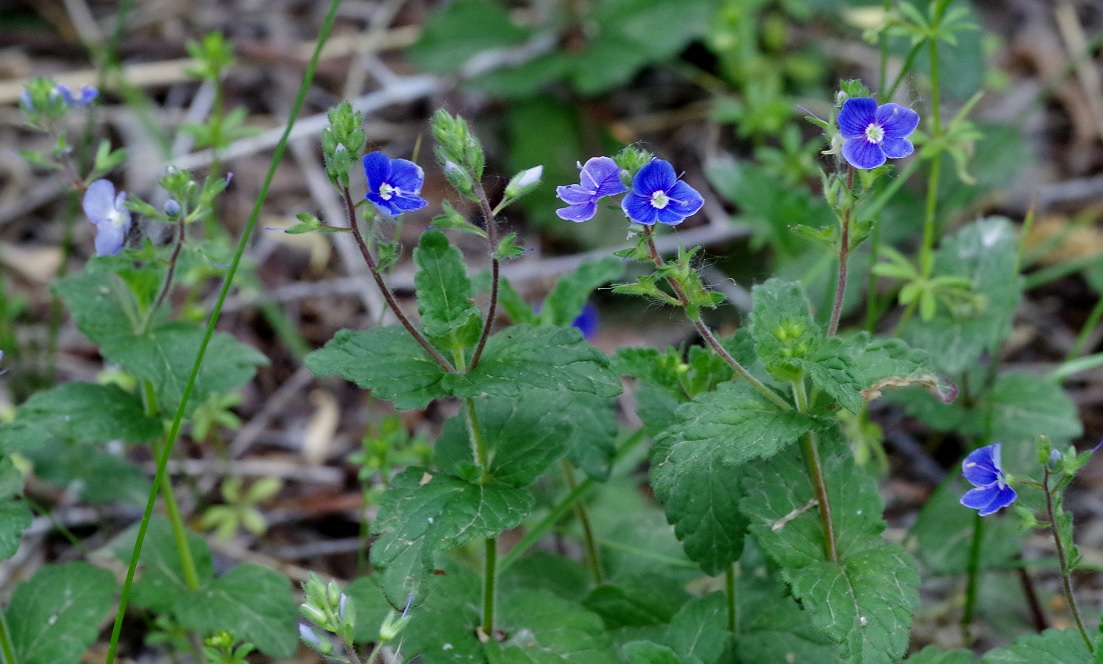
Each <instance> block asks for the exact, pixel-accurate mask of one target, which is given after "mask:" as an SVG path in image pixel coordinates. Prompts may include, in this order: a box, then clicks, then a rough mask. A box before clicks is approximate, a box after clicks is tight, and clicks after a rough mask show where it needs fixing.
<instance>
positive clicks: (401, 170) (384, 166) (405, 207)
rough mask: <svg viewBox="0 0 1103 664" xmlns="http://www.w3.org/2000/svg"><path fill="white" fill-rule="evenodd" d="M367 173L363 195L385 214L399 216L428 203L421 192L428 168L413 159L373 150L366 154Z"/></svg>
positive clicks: (365, 170)
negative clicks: (425, 169) (366, 187)
mask: <svg viewBox="0 0 1103 664" xmlns="http://www.w3.org/2000/svg"><path fill="white" fill-rule="evenodd" d="M364 175H366V176H367V178H368V193H367V194H365V195H364V198H367V199H368V200H369V201H371V202H372V203H374V204H375V207H376V208H378V209H379V211H380V212H383V213H384V214H387V215H390V216H392V217H397V216H399V215H400V214H402V213H403V212H413V211H414V210H420V209H421V208H423V207H425V206H426V205H428V202H427V201H426V200H425V199H424V198H422V197H421V196H420V195H419V194H421V185H422V184H424V183H425V172H424V171H422V170H421V166H418V165H417V164H415V163H414V162H412V161H409V160H407V159H391V158H390V157H388V156H387V155H385V154H383V153H382V152H372V153H371V154H366V155H364Z"/></svg>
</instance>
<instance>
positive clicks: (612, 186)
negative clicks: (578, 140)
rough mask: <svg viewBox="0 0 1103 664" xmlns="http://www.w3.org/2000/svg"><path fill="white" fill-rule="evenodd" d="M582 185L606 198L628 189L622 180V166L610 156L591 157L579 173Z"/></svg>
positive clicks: (596, 196)
mask: <svg viewBox="0 0 1103 664" xmlns="http://www.w3.org/2000/svg"><path fill="white" fill-rule="evenodd" d="M579 180H580V181H581V183H582V184H581V186H582V188H583V189H585V190H586V191H589V192H590V193H591V194H593V195H594V198H595V199H597V198H605V197H606V196H612V195H614V194H619V193H621V192H623V191H626V190H627V189H628V188H627V187H625V186H624V183H623V182H621V181H620V166H617V162H615V161H613V160H612V159H611V158H609V157H591V158H590V159H588V160H587V161H586V163H585V164H583V166H582V172H581V173H579Z"/></svg>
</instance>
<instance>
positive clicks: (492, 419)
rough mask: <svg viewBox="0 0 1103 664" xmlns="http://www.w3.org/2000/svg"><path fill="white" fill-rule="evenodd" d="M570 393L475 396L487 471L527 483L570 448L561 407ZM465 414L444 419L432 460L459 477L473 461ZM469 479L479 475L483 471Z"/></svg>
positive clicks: (504, 480) (497, 478) (510, 482)
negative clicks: (514, 396) (504, 396)
mask: <svg viewBox="0 0 1103 664" xmlns="http://www.w3.org/2000/svg"><path fill="white" fill-rule="evenodd" d="M557 396H558V397H560V400H559V403H557V402H556V400H555V397H557ZM564 397H565V398H564ZM569 397H570V395H569V393H559V394H555V393H525V395H523V396H522V398H521V399H516V400H515V399H509V400H506V399H477V400H475V413H476V415H477V417H478V423H479V429H480V431H481V434H482V444H483V447H484V449H485V453H486V460H487V465H488V468H487V472H488V473H489V475H490V477H491V478H492V479H493V480H494V481H495V482H501V483H502V484H506V485H509V486H514V487H523V486H527V485H529V484H531V483H532V482H533V481H534V480H535V479H536V478H537V477H539V476H540V475H541V474H543V473H544V471H545V470H547V469H548V467H549V466H550V465H551V464H552V463H554V462H555V461H557V460H559V459H560V458H561V457H562V456H563V455H564V454H565V453H566V451H567V444H566V443H567V435H568V431H569V422H567V420H566V418H564V417H563V415H562V412H561V410H560V409H561V408H562V407H563V406H564V405H566V403H568V402H569V401H568V400H569ZM557 411H559V412H557ZM465 417H466V416H465V415H463V414H460V415H457V416H455V417H453V418H450V419H449V420H448V421H447V422H445V423H444V428H443V430H442V431H441V435H440V437H439V438H438V439H437V442H436V445H435V446H434V457H433V461H434V465H436V466H437V467H439V468H440V469H441V470H443V471H445V472H448V473H451V474H453V475H456V476H460V477H463V476H464V475H465V474H467V473H468V472H470V470H472V469H473V464H474V453H473V452H472V449H473V448H472V444H471V438H470V436H469V435H468V429H467V423H466V420H465ZM480 474H481V473H480ZM469 479H470V480H471V481H478V480H479V476H478V475H475V476H474V477H471V478H469Z"/></svg>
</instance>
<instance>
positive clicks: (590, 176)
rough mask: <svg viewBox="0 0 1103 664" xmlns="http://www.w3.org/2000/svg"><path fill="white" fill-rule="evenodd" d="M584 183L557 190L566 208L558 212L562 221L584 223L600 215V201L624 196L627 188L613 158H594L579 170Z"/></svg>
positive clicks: (581, 180)
mask: <svg viewBox="0 0 1103 664" xmlns="http://www.w3.org/2000/svg"><path fill="white" fill-rule="evenodd" d="M579 168H580V170H581V172H580V173H579V180H580V184H569V185H566V186H562V187H556V188H555V195H556V196H557V197H558V198H559V199H560V200H561V201H563V202H564V203H566V204H567V207H565V208H559V209H558V210H556V211H555V213H556V214H557V215H559V218H560V219H567V220H569V221H573V222H575V223H580V222H583V221H587V220H589V219H592V218H593V217H594V215H595V214H597V202H598V201H599V200H601V199H602V198H605V197H606V196H615V195H616V194H620V193H624V192H625V191H627V189H628V188H627V187H625V186H624V183H623V182H621V181H620V166H617V162H615V161H613V160H612V159H610V158H609V157H592V158H591V159H588V160H587V161H586V163H585V164H584V165H583V166H580V167H579Z"/></svg>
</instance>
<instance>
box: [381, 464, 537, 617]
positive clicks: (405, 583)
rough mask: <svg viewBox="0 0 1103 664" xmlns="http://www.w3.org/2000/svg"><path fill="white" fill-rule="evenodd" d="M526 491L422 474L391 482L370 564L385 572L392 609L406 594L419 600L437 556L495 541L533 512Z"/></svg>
mask: <svg viewBox="0 0 1103 664" xmlns="http://www.w3.org/2000/svg"><path fill="white" fill-rule="evenodd" d="M533 502H534V499H533V495H532V492H531V489H530V488H528V487H520V488H519V487H514V486H510V485H507V484H503V483H501V482H486V483H484V484H472V483H470V482H467V481H465V480H462V479H459V478H456V477H451V476H448V475H444V474H437V475H429V473H427V472H426V471H425V469H423V468H416V467H413V468H407V469H406V470H404V471H403V472H402V473H400V474H399V475H398V476H396V477H395V478H394V480H393V481H392V483H391V487H390V489H389V490H388V491H387V492H386V493H384V494H383V496H382V498H381V499H380V502H379V513H378V515H377V516H376V519H375V523H374V524H372V532H373V533H375V534H376V535H378V539H376V541H375V542H374V543H373V544H372V547H371V561H372V564H373V565H375V566H376V567H379V568H381V569H383V570H384V576H383V588H384V590H385V591H386V593H387V599H388V601H390V602H391V604H392V605H394V606H402V605H404V604H405V603H406V598H407V596H408V595H409V594H410V593H414V596H415V599H416V600H419V601H420V600H421V599H423V598H424V597H423V595H424V592H423V591H422V587H423V585H424V583H425V580H426V578H427V577H429V576H432V571H433V565H434V562H435V558H436V554H437V553H438V552H441V551H447V550H449V549H452V548H455V547H457V546H459V545H461V544H463V543H464V542H467V541H468V540H470V539H472V538H485V537H495V536H497V535H498V534H499V533H501V532H502V531H503V530H506V529H508V528H512V527H514V526H516V525H517V524H518V523H520V522H521V519H522V518H524V517H525V516H526V515H527V514H528V513H529V511H530V510H531V509H532V505H533Z"/></svg>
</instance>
